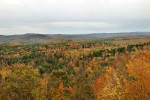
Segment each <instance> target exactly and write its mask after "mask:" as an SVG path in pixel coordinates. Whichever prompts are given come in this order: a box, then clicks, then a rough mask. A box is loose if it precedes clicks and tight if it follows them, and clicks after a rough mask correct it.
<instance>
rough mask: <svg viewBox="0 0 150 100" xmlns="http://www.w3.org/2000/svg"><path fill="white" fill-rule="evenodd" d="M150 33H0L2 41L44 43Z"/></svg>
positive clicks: (149, 33) (148, 33)
mask: <svg viewBox="0 0 150 100" xmlns="http://www.w3.org/2000/svg"><path fill="white" fill-rule="evenodd" d="M139 35H150V32H122V33H92V34H72V35H71V34H37V33H27V34H22V35H7V36H6V35H0V43H9V42H18V43H42V42H44V41H50V40H55V39H71V40H87V39H102V38H110V37H122V36H123V37H125V36H139Z"/></svg>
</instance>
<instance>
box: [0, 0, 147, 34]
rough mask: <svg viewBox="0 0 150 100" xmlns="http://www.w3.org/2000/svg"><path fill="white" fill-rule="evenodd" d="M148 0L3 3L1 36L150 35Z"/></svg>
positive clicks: (5, 0)
mask: <svg viewBox="0 0 150 100" xmlns="http://www.w3.org/2000/svg"><path fill="white" fill-rule="evenodd" d="M149 5H150V1H149V0H0V34H24V33H28V32H36V33H43V34H45V33H46V34H82V33H83V34H84V33H94V32H119V31H150V29H149V28H150V24H149V22H150V6H149Z"/></svg>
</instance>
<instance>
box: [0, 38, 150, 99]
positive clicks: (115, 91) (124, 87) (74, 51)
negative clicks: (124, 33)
mask: <svg viewBox="0 0 150 100" xmlns="http://www.w3.org/2000/svg"><path fill="white" fill-rule="evenodd" d="M127 41H128V40H127ZM149 81H150V42H141V43H124V44H117V43H113V42H110V41H101V40H85V41H72V40H67V41H64V42H58V43H46V44H40V43H39V44H38V43H36V44H21V43H20V44H15V43H1V44H0V99H1V100H70V99H72V100H148V99H149V98H150V85H149Z"/></svg>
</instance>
